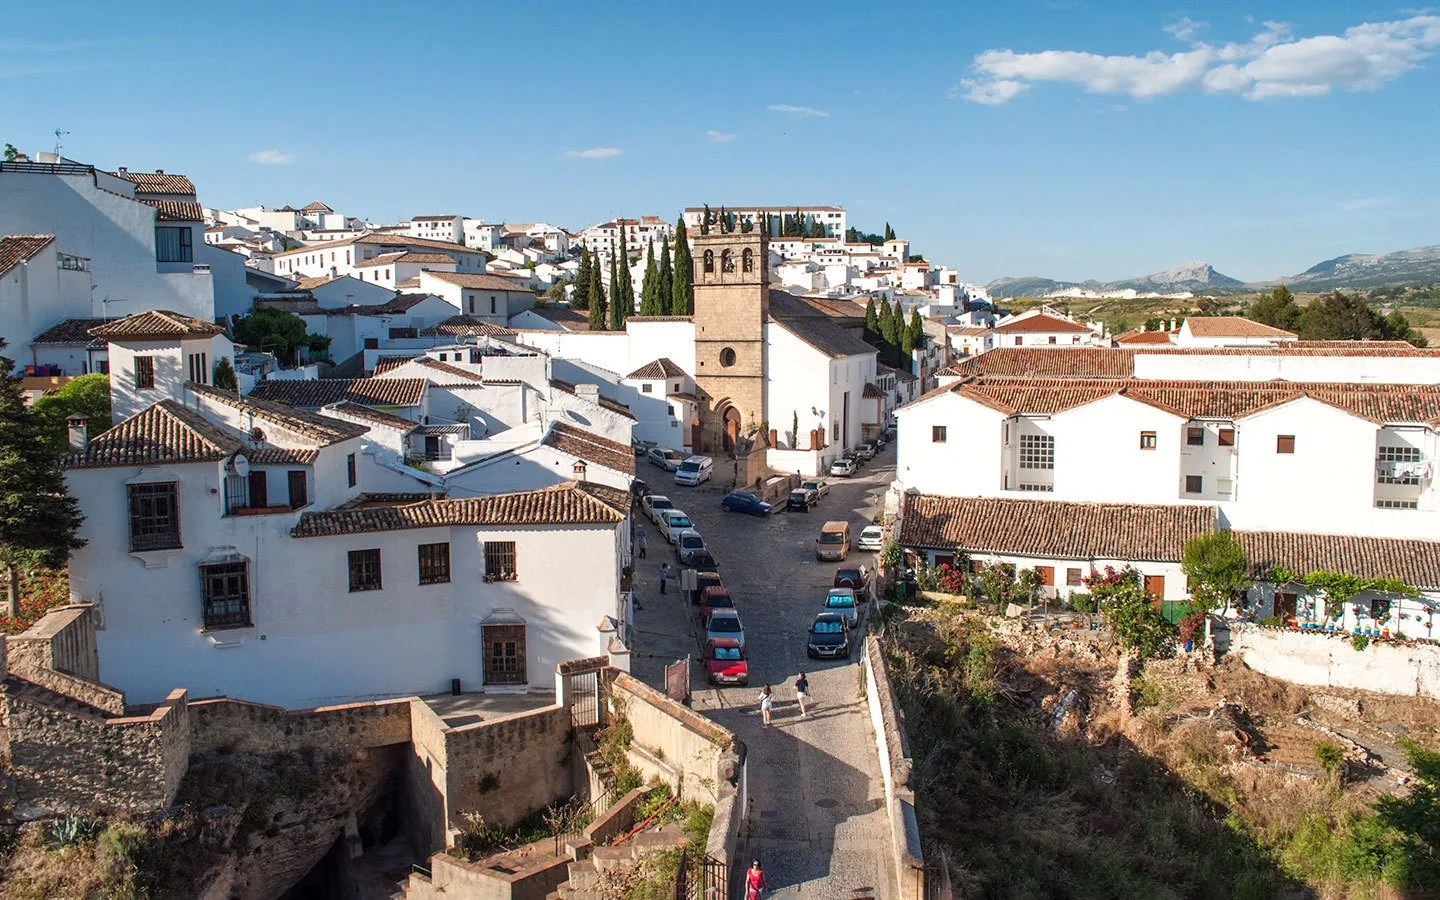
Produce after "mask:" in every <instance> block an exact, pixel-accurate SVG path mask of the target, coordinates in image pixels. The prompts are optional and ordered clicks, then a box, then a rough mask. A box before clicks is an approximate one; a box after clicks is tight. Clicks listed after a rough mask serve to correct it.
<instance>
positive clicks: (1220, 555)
mask: <svg viewBox="0 0 1440 900" xmlns="http://www.w3.org/2000/svg"><path fill="white" fill-rule="evenodd" d="M1180 568H1181V569H1183V570H1184V572H1185V574H1186V575H1187V576H1189V578H1190V593H1191V594H1192V595H1193V596H1194V598H1195V603H1196V605H1198V606H1199V607H1200V608H1201V609H1202V610H1205V611H1206V612H1209V611H1210V610H1213V609H1217V608H1222V607H1224V606H1225V605H1226V604H1227V603H1229V601H1230V597H1231V596H1232V595H1233V594H1234V593H1235V592H1236V591H1238V590H1241V589H1243V588H1244V587H1245V586H1246V585H1248V584H1249V583H1250V560H1249V558H1248V557H1246V555H1245V548H1244V547H1241V546H1240V542H1239V541H1237V540H1235V536H1234V535H1233V534H1231V533H1230V532H1229V531H1217V532H1215V533H1214V534H1201V535H1197V536H1195V537H1193V538H1191V539H1190V540H1189V541H1188V542H1187V543H1186V544H1185V552H1184V556H1183V557H1182V559H1181V563H1180Z"/></svg>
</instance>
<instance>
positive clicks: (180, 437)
mask: <svg viewBox="0 0 1440 900" xmlns="http://www.w3.org/2000/svg"><path fill="white" fill-rule="evenodd" d="M244 447H245V444H244V442H243V441H241V440H240V438H239V437H238V436H236V435H234V434H232V433H230V432H229V431H226V430H225V429H224V428H222V427H220V426H219V425H216V424H215V423H213V422H211V421H210V420H209V419H206V418H205V417H204V416H202V415H200V413H198V412H196V411H195V410H193V409H187V408H186V407H184V406H181V405H180V404H179V403H176V402H175V401H174V400H161V401H160V402H159V403H156V404H154V405H153V406H149V407H147V408H145V409H143V410H141V411H140V412H138V413H136V414H135V415H133V416H131V417H130V418H128V419H125V420H124V421H123V422H120V423H118V424H116V425H115V426H114V427H112V428H110V429H109V430H107V431H105V432H103V433H101V434H98V435H96V436H95V437H93V438H91V439H90V442H89V443H88V444H87V445H86V446H85V449H84V450H72V451H70V452H69V453H67V454H65V459H64V466H65V468H67V469H100V468H109V467H114V466H148V465H157V464H171V463H195V462H209V461H213V460H218V459H224V458H226V457H227V456H229V455H230V454H232V453H235V452H237V451H240V450H242V449H244Z"/></svg>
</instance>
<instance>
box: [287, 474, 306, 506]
mask: <svg viewBox="0 0 1440 900" xmlns="http://www.w3.org/2000/svg"><path fill="white" fill-rule="evenodd" d="M286 477H287V480H288V482H289V488H290V508H291V509H299V508H300V507H302V506H305V505H306V504H308V503H309V502H310V492H309V488H308V485H306V483H305V470H304V469H294V470H292V471H290V472H289V473H288V474H287V476H286Z"/></svg>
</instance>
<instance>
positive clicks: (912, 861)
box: [864, 637, 925, 900]
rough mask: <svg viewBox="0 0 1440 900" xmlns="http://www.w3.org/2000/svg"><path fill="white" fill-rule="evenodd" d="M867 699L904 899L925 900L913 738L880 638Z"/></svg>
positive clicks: (872, 651)
mask: <svg viewBox="0 0 1440 900" xmlns="http://www.w3.org/2000/svg"><path fill="white" fill-rule="evenodd" d="M864 669H865V699H866V701H867V702H868V704H869V707H870V725H871V727H872V728H873V729H874V731H875V747H876V751H877V752H878V753H879V754H880V775H881V777H882V778H883V779H884V781H885V805H886V811H887V813H888V817H889V819H890V834H891V850H892V852H893V854H894V858H895V876H896V878H897V879H898V880H899V885H900V896H901V897H902V898H904V900H925V854H924V851H923V850H922V849H921V847H920V823H919V821H918V820H917V819H916V816H915V792H914V790H912V789H911V786H910V774H911V771H912V769H913V768H914V763H913V762H912V761H911V758H910V739H909V738H908V737H907V736H906V734H905V724H904V721H903V717H902V716H901V714H900V705H899V703H897V702H896V700H895V688H894V686H893V685H891V683H890V673H889V670H887V669H886V667H885V654H884V653H883V652H882V651H881V649H880V641H879V640H878V639H876V638H873V637H871V638H868V639H867V640H866V641H865V657H864Z"/></svg>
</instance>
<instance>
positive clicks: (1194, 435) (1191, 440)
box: [1185, 426, 1205, 447]
mask: <svg viewBox="0 0 1440 900" xmlns="http://www.w3.org/2000/svg"><path fill="white" fill-rule="evenodd" d="M1185 443H1187V444H1189V445H1190V446H1191V447H1203V446H1205V429H1203V428H1196V427H1194V426H1191V427H1189V428H1186V429H1185Z"/></svg>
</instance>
